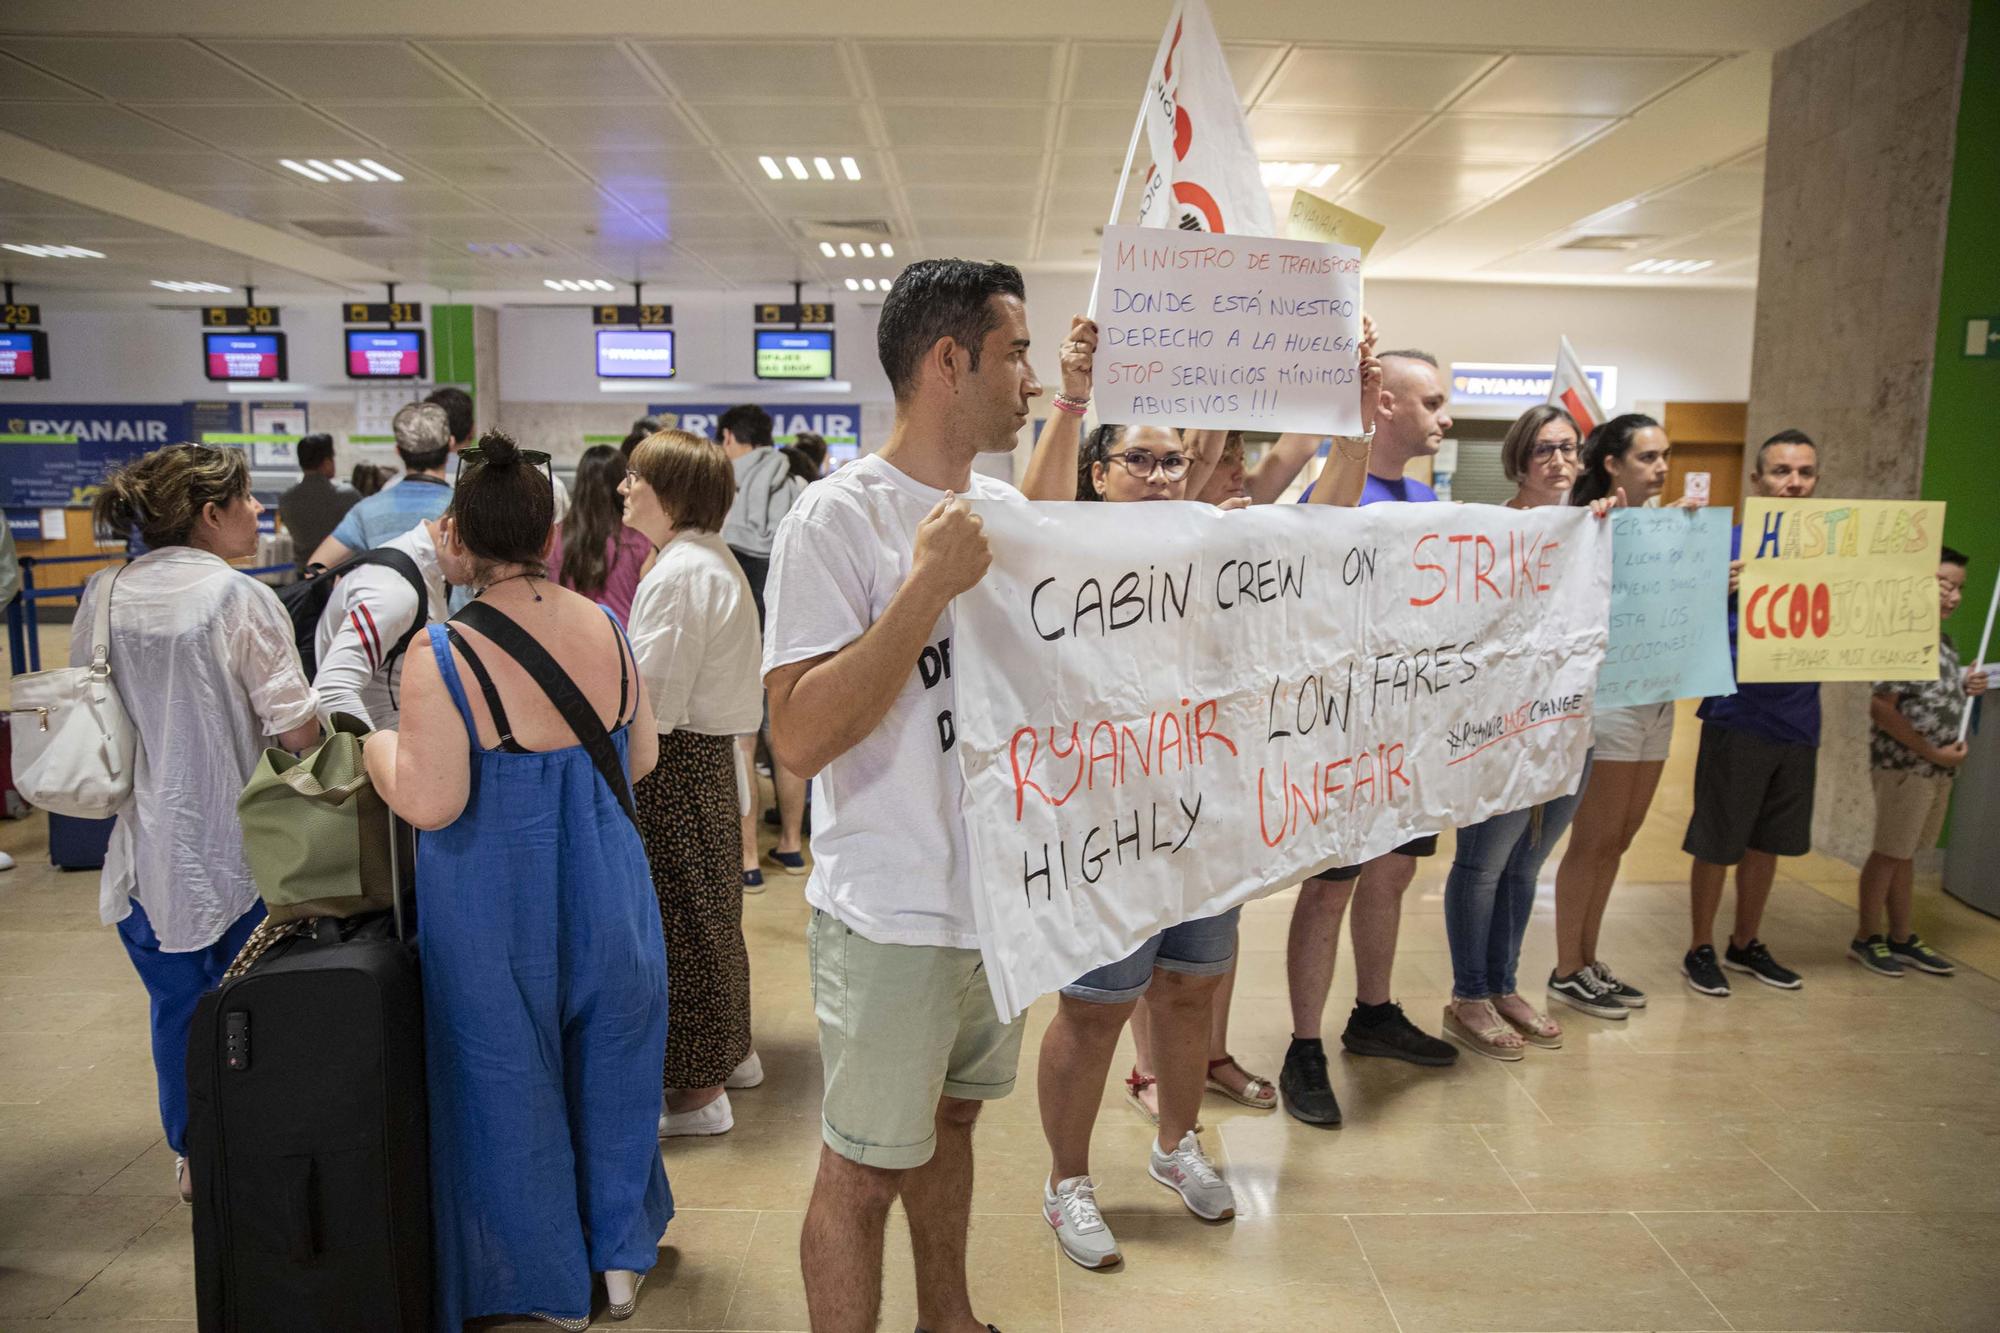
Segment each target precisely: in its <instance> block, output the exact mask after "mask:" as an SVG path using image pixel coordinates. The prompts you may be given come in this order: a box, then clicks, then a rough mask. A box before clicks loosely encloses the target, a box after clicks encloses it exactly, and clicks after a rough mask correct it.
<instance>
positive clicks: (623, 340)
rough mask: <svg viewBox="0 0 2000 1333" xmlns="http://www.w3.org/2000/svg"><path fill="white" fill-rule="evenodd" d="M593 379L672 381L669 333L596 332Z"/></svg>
mask: <svg viewBox="0 0 2000 1333" xmlns="http://www.w3.org/2000/svg"><path fill="white" fill-rule="evenodd" d="M597 377H598V378H599V379H606V380H625V379H641V380H667V379H672V378H673V377H674V331H673V330H672V329H599V330H598V331H597Z"/></svg>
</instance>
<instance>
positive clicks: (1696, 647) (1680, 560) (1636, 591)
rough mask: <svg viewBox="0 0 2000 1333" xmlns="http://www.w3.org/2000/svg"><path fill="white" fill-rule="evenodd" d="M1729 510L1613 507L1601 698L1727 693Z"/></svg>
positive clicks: (1620, 704)
mask: <svg viewBox="0 0 2000 1333" xmlns="http://www.w3.org/2000/svg"><path fill="white" fill-rule="evenodd" d="M1735 692H1736V678H1735V676H1734V675H1733V674H1732V673H1731V671H1730V666H1729V511H1728V510H1727V509H1698V510H1695V511H1693V512H1689V511H1688V510H1685V509H1620V510H1618V511H1616V512H1615V513H1613V514H1612V515H1611V642H1610V646H1609V647H1607V648H1606V649H1605V653H1604V669H1603V670H1602V671H1601V672H1600V673H1599V674H1598V677H1597V706H1598V707H1599V708H1624V707H1629V706H1631V705H1633V704H1653V703H1664V702H1665V701H1667V700H1669V699H1686V698H1691V697H1694V696H1698V695H1710V694H1733V693H1735Z"/></svg>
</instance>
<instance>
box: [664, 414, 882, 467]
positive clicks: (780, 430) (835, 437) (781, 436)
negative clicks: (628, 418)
mask: <svg viewBox="0 0 2000 1333" xmlns="http://www.w3.org/2000/svg"><path fill="white" fill-rule="evenodd" d="M734 406H736V404H734V403H654V404H652V405H651V406H649V407H647V409H646V412H647V414H648V415H649V416H652V417H654V418H656V419H657V420H658V421H659V423H660V424H661V425H662V426H667V427H670V428H672V429H675V430H684V431H686V432H688V433H689V434H690V435H700V436H703V437H705V438H707V439H711V440H712V439H714V438H715V423H716V421H717V419H718V418H720V417H721V416H722V414H723V413H724V412H727V411H728V410H729V409H730V408H732V407H734ZM759 406H761V407H763V409H764V410H765V411H766V412H769V413H770V414H771V434H772V436H773V437H774V441H775V443H778V444H790V443H791V440H792V437H793V436H794V435H797V434H798V433H799V432H800V431H810V432H811V433H812V434H814V435H818V436H820V437H822V438H823V439H825V440H826V442H827V445H828V447H829V450H830V451H833V452H835V453H836V456H841V455H840V454H839V453H838V450H837V446H841V445H846V446H848V447H849V449H850V450H851V449H852V448H853V447H855V446H858V445H859V444H860V443H861V408H860V407H859V406H858V405H856V404H854V403H782V402H781V403H762V404H759ZM845 456H846V457H850V458H851V457H853V454H852V453H851V452H850V453H847V454H846V455H845Z"/></svg>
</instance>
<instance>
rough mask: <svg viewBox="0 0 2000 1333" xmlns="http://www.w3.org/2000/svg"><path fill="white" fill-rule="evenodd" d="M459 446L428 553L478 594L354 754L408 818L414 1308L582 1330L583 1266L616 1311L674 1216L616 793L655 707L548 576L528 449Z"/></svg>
mask: <svg viewBox="0 0 2000 1333" xmlns="http://www.w3.org/2000/svg"><path fill="white" fill-rule="evenodd" d="M462 459H463V462H462V464H461V466H460V469H459V474H458V483H457V486H456V488H455V489H454V490H453V492H452V496H451V504H450V506H449V508H447V509H446V511H445V514H444V517H443V520H442V521H441V523H440V524H439V535H438V552H439V556H440V558H441V559H442V560H443V561H444V562H445V563H446V566H447V570H448V572H449V573H450V576H451V577H452V580H453V582H455V583H457V582H461V581H462V582H464V583H466V584H468V585H470V586H471V587H472V588H474V589H476V592H475V595H474V597H473V600H472V601H471V603H469V604H468V605H467V606H466V607H465V608H464V609H463V610H461V611H460V612H459V613H458V614H457V615H456V616H454V617H453V618H452V621H451V623H450V624H449V625H432V626H431V627H430V630H429V640H428V648H429V651H428V652H425V651H423V647H424V645H423V644H421V643H420V644H419V645H418V648H417V650H416V651H413V652H411V653H410V654H409V662H408V666H407V667H406V669H405V671H404V675H403V710H402V717H401V722H400V730H399V731H378V732H375V733H374V734H373V735H371V736H370V737H369V738H368V741H367V744H366V748H365V750H364V751H363V753H364V756H365V758H366V759H367V763H368V772H369V776H370V777H372V778H373V779H374V782H375V787H376V790H378V791H379V792H380V793H381V794H382V798H383V800H385V801H386V802H387V803H388V804H389V807H390V808H391V809H392V810H394V811H395V812H396V813H397V814H398V815H400V816H401V817H402V818H404V819H405V820H407V821H409V822H410V823H411V824H414V825H416V827H417V828H418V829H420V830H422V832H421V833H420V835H419V844H418V856H417V898H418V906H419V915H420V917H421V919H422V922H423V929H422V930H421V932H419V935H418V947H419V949H420V952H421V960H422V965H423V986H424V1057H425V1065H426V1068H427V1072H428V1076H429V1095H430V1120H431V1133H430V1143H431V1202H432V1212H433V1218H434V1223H435V1228H436V1231H435V1237H434V1241H433V1247H432V1248H433V1253H434V1254H435V1256H436V1272H435V1274H434V1277H433V1282H434V1289H435V1302H434V1304H435V1307H436V1312H437V1313H436V1321H437V1327H438V1328H440V1329H451V1330H456V1329H458V1328H459V1327H460V1325H461V1324H462V1323H463V1322H464V1321H465V1320H468V1319H476V1318H481V1317H484V1316H488V1315H505V1314H527V1315H531V1316H532V1317H534V1318H537V1319H540V1320H542V1321H544V1322H546V1323H552V1324H555V1325H557V1326H559V1327H562V1328H568V1329H582V1328H585V1327H588V1325H589V1321H590V1309H591V1291H592V1280H591V1279H592V1274H602V1275H603V1278H604V1286H605V1293H606V1299H607V1303H608V1304H607V1309H606V1314H607V1316H608V1317H610V1318H612V1319H624V1318H628V1317H629V1316H630V1315H631V1313H632V1311H633V1308H634V1306H635V1304H636V1302H637V1297H638V1288H639V1283H640V1281H641V1279H642V1277H643V1275H644V1274H645V1273H646V1272H647V1271H649V1270H650V1269H651V1268H652V1267H653V1264H654V1262H655V1260H656V1258H657V1255H658V1245H659V1240H660V1234H661V1232H662V1231H663V1230H665V1228H666V1225H667V1221H668V1219H669V1218H670V1217H671V1216H672V1215H673V1200H672V1196H671V1195H670V1194H669V1193H668V1190H667V1178H666V1173H665V1171H664V1170H663V1169H662V1167H661V1164H660V1152H659V1141H658V1139H657V1137H656V1129H657V1122H658V1118H659V1112H660V1084H659V1078H660V1052H661V1051H662V1050H663V1049H664V1048H665V1046H666V1041H667V960H666V950H665V947H664V946H663V944H662V942H661V936H660V916H659V903H658V901H657V900H656V899H655V898H654V896H653V892H652V884H651V881H650V876H649V875H648V872H647V865H646V852H645V848H644V846H643V845H642V844H641V842H640V838H639V831H638V829H637V827H636V821H635V816H634V814H633V812H632V805H631V800H632V797H631V792H630V785H629V784H630V782H631V781H633V780H636V779H639V778H643V777H645V776H646V775H647V774H648V773H650V772H652V770H653V766H654V763H655V762H656V760H657V758H658V753H659V737H658V734H657V733H656V732H655V730H654V728H653V725H652V723H651V722H650V721H644V722H642V723H641V725H639V726H638V727H633V726H631V725H630V724H631V723H632V721H633V720H634V719H635V718H637V719H650V717H651V708H652V703H651V699H650V697H649V696H648V693H647V690H646V682H645V679H644V677H643V676H642V675H641V674H640V673H639V671H638V669H637V667H636V665H635V664H634V662H633V660H632V655H631V651H630V649H629V648H628V646H627V645H626V643H625V637H624V634H623V632H622V631H621V630H620V629H619V628H618V624H617V622H616V620H614V619H613V618H612V616H611V615H610V614H609V613H608V612H606V611H605V610H604V609H603V608H602V607H600V606H598V605H597V604H596V603H594V602H592V601H590V600H589V599H587V598H585V597H582V596H579V595H578V594H576V593H573V592H571V591H569V590H568V589H567V588H564V587H561V586H560V585H558V584H554V583H551V582H549V581H548V578H547V576H546V573H545V565H546V561H547V559H548V555H549V548H550V544H551V542H552V540H553V537H554V527H555V492H554V484H553V478H552V477H551V476H550V475H549V473H548V472H547V471H545V469H546V468H547V466H548V456H547V455H546V454H541V453H535V452H531V451H529V450H524V449H520V448H518V447H517V446H516V445H515V443H514V441H513V440H511V439H510V438H508V437H507V436H506V435H504V434H501V433H500V432H498V431H489V432H487V434H486V435H485V436H484V437H482V438H481V440H480V441H479V444H478V445H477V446H476V447H473V448H469V449H467V450H465V451H464V453H463V455H462ZM559 700H560V701H561V702H560V703H559V702H558V701H559Z"/></svg>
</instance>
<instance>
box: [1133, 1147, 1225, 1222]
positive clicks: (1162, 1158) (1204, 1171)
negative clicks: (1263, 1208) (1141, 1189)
mask: <svg viewBox="0 0 2000 1333" xmlns="http://www.w3.org/2000/svg"><path fill="white" fill-rule="evenodd" d="M1147 1171H1148V1173H1149V1174H1150V1175H1151V1176H1152V1177H1153V1179H1155V1180H1157V1181H1159V1182H1160V1183H1161V1184H1162V1185H1165V1186H1166V1187H1167V1188H1168V1189H1170V1190H1173V1191H1174V1192H1175V1193H1177V1194H1179V1195H1180V1196H1181V1202H1182V1203H1184V1204H1186V1205H1187V1207H1188V1211H1189V1212H1191V1213H1193V1214H1194V1215H1195V1216H1196V1217H1199V1218H1202V1219H1204V1220H1206V1221H1209V1222H1220V1221H1221V1220H1223V1219H1224V1218H1228V1217H1234V1216H1236V1193H1235V1191H1233V1190H1231V1189H1230V1188H1229V1182H1228V1181H1226V1180H1224V1179H1223V1178H1222V1173H1221V1172H1219V1171H1217V1170H1216V1169H1215V1163H1213V1162H1211V1161H1209V1160H1208V1154H1206V1153H1204V1152H1203V1151H1202V1150H1201V1140H1200V1139H1198V1138H1196V1137H1195V1136H1194V1131H1193V1130H1189V1131H1188V1132H1187V1133H1186V1134H1184V1135H1182V1136H1181V1142H1180V1146H1179V1147H1177V1148H1175V1149H1174V1150H1173V1151H1172V1152H1170V1153H1163V1152H1161V1151H1160V1145H1159V1144H1158V1143H1157V1142H1155V1143H1154V1144H1153V1160H1152V1163H1151V1165H1150V1166H1149V1167H1148V1168H1147Z"/></svg>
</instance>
